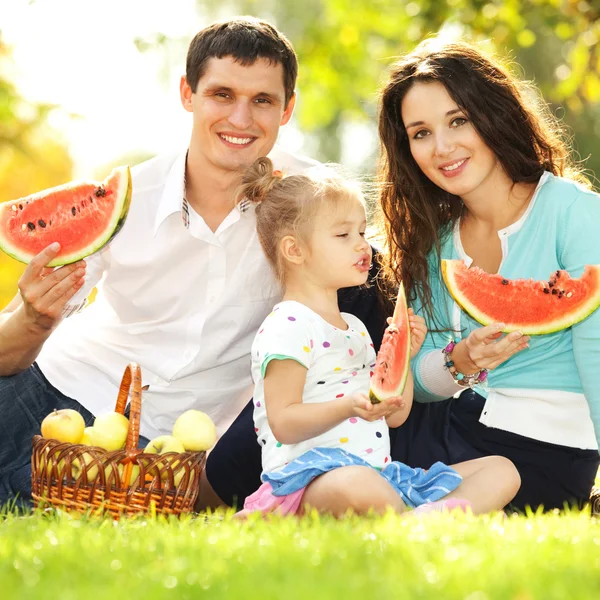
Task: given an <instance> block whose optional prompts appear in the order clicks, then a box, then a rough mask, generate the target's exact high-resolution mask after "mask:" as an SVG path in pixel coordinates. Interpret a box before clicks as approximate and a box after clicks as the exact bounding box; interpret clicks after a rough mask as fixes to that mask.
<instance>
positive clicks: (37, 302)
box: [18, 243, 86, 331]
mask: <svg viewBox="0 0 600 600" xmlns="http://www.w3.org/2000/svg"><path fill="white" fill-rule="evenodd" d="M59 251H60V245H59V244H58V243H54V244H51V245H50V246H48V247H47V248H45V249H44V250H42V251H41V252H40V253H39V254H38V255H37V256H36V257H35V258H33V259H32V261H31V262H30V263H29V265H28V266H27V268H26V269H25V271H24V273H23V275H22V276H21V279H19V284H18V287H19V293H20V294H21V298H22V300H23V308H24V311H25V317H26V321H27V324H29V325H31V326H33V327H35V328H38V329H40V330H46V331H47V330H52V329H54V328H55V327H56V326H57V325H58V323H60V321H61V319H62V312H63V309H64V307H65V305H66V304H67V302H68V301H69V300H70V299H71V298H72V297H73V296H74V295H75V294H76V293H77V292H78V291H79V289H81V286H82V285H83V282H84V276H85V266H86V265H85V262H84V261H82V260H80V261H79V262H76V263H73V264H70V265H65V266H63V267H59V268H58V269H52V268H48V267H46V265H47V264H48V263H49V262H51V261H52V259H53V258H54V257H55V256H56V255H57V254H58V252H59Z"/></svg>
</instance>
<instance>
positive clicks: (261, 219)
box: [238, 157, 362, 283]
mask: <svg viewBox="0 0 600 600" xmlns="http://www.w3.org/2000/svg"><path fill="white" fill-rule="evenodd" d="M238 192H239V193H238V198H239V200H240V201H241V200H243V199H245V200H247V201H250V202H253V203H254V204H256V231H257V233H258V239H259V240H260V244H261V246H262V248H263V251H264V253H265V255H266V257H267V259H268V261H269V263H270V264H271V266H272V267H273V269H274V271H275V275H276V276H277V279H278V280H279V281H280V282H282V283H283V282H284V276H285V268H284V266H285V265H284V262H283V256H282V255H281V252H280V243H281V240H282V239H283V238H284V237H285V236H286V235H291V236H294V237H295V238H297V239H298V240H299V241H300V242H301V243H303V244H304V245H306V246H307V245H308V243H309V239H310V236H311V234H312V232H313V230H314V219H315V217H316V215H317V213H318V212H319V210H320V209H321V207H322V206H323V204H324V203H327V204H331V206H332V207H337V205H338V204H340V203H341V202H348V201H349V200H354V201H356V200H358V201H360V202H362V196H361V193H360V190H359V188H358V186H357V185H356V184H355V183H354V182H351V181H347V180H345V179H344V178H343V177H341V175H339V174H338V173H336V172H335V171H334V170H333V169H330V168H327V169H325V168H322V169H314V172H313V173H312V174H311V176H309V175H290V176H288V177H284V176H283V175H282V173H281V171H276V170H274V169H273V163H272V162H271V160H270V159H269V158H266V157H263V158H258V159H257V160H256V161H255V162H254V164H253V165H252V166H251V167H249V168H248V170H247V171H246V173H245V174H244V177H243V179H242V186H241V188H240V189H239V191H238Z"/></svg>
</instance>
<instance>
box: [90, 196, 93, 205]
mask: <svg viewBox="0 0 600 600" xmlns="http://www.w3.org/2000/svg"><path fill="white" fill-rule="evenodd" d="M90 202H91V203H92V204H94V199H93V198H92V197H91V196H90Z"/></svg>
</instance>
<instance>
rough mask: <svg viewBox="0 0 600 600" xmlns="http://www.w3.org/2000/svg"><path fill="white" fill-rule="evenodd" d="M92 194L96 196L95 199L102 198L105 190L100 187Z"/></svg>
mask: <svg viewBox="0 0 600 600" xmlns="http://www.w3.org/2000/svg"><path fill="white" fill-rule="evenodd" d="M94 194H96V198H100V197H104V196H106V190H105V189H104V188H103V187H102V186H100V187H99V188H96V189H95V190H94Z"/></svg>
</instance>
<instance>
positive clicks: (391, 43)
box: [197, 0, 600, 173]
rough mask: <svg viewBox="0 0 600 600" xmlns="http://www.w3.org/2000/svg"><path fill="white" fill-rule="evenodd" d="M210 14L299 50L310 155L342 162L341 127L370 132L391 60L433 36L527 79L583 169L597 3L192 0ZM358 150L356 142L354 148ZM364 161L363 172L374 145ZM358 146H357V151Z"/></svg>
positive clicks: (592, 111)
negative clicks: (567, 133) (471, 46)
mask: <svg viewBox="0 0 600 600" xmlns="http://www.w3.org/2000/svg"><path fill="white" fill-rule="evenodd" d="M197 4H198V11H199V12H200V13H202V14H203V15H207V16H209V17H210V18H221V17H225V16H228V15H231V14H235V13H238V14H252V15H255V16H258V17H263V18H266V19H268V20H271V21H273V22H275V23H276V24H277V26H278V27H279V28H281V29H282V31H284V32H285V33H286V35H288V37H289V38H290V40H291V41H292V43H293V44H294V47H295V49H296V51H297V53H298V56H299V60H300V64H301V69H300V78H299V82H298V84H299V85H298V87H299V90H300V98H301V101H300V103H299V110H298V115H297V118H298V120H299V125H300V128H301V129H302V131H303V132H308V133H309V134H312V136H313V138H314V148H311V151H313V153H314V154H315V155H316V156H317V157H318V158H320V159H322V160H333V161H340V159H341V158H342V157H343V150H344V148H343V143H344V142H343V140H344V139H347V138H345V137H344V134H345V132H346V130H347V128H348V125H349V124H352V123H361V122H362V123H364V122H368V123H370V126H371V129H372V131H374V123H375V116H376V101H377V98H376V91H377V89H378V88H379V85H380V83H381V82H382V81H383V80H384V79H385V75H386V70H387V67H388V65H389V64H390V63H391V62H392V61H393V58H394V57H395V56H398V55H401V54H403V53H405V52H408V51H410V50H411V49H412V48H413V47H414V46H415V45H416V44H417V43H418V42H420V41H421V40H422V39H425V38H426V37H428V36H430V35H432V34H435V33H438V32H441V33H442V34H444V35H446V36H449V37H451V38H453V39H456V38H465V39H470V40H474V41H479V42H484V43H485V44H486V45H487V46H488V47H489V49H490V50H493V51H497V52H498V54H499V55H500V56H503V57H506V58H508V59H509V60H512V61H513V62H514V63H516V65H519V66H520V67H517V66H516V65H515V68H518V69H519V73H520V74H521V75H522V76H524V77H525V78H528V79H531V80H534V81H535V83H536V84H537V85H538V86H539V88H540V90H541V92H542V94H543V96H544V98H545V99H546V100H547V101H548V102H549V103H550V104H551V106H552V108H553V109H554V110H556V111H559V115H560V116H562V117H563V118H564V121H565V123H566V124H567V125H568V126H569V128H570V130H571V134H572V135H573V137H574V138H575V140H576V141H577V149H578V151H579V153H580V155H581V156H582V157H583V158H587V157H588V156H589V157H590V158H589V160H588V161H587V163H586V164H587V167H588V168H589V169H591V170H592V171H597V172H598V173H600V155H596V154H595V153H593V150H595V146H596V140H597V137H598V135H600V7H599V5H598V2H597V0H594V1H593V2H592V1H590V0H446V1H445V2H439V1H437V0H368V1H356V0H304V1H303V2H281V1H280V0H230V1H225V2H223V3H220V4H219V7H218V8H217V9H215V8H214V5H213V3H208V2H205V1H203V0H198V2H197ZM355 146H356V145H355ZM372 147H373V152H372V153H371V156H370V157H369V158H368V159H367V160H366V161H365V170H367V171H368V170H371V169H372V168H373V166H374V161H375V158H376V153H377V151H376V144H373V146H372ZM355 149H356V148H355Z"/></svg>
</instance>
